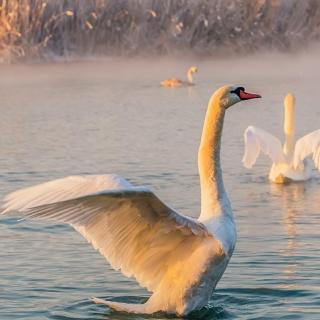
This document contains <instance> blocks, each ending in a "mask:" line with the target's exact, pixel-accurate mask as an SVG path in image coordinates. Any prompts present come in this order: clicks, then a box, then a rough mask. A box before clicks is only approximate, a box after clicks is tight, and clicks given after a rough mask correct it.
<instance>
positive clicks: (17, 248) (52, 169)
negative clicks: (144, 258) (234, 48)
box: [0, 58, 320, 320]
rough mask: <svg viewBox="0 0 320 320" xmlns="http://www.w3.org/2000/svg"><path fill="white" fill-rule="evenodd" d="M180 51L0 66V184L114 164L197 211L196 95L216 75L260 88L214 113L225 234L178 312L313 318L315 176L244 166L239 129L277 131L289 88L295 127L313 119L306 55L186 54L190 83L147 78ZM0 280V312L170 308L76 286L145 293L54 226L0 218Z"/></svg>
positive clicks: (199, 104) (72, 314) (7, 315)
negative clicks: (220, 269) (274, 179)
mask: <svg viewBox="0 0 320 320" xmlns="http://www.w3.org/2000/svg"><path fill="white" fill-rule="evenodd" d="M189 64H191V63H184V62H176V61H175V62H174V63H173V62H166V63H163V64H161V63H157V64H155V63H149V62H148V61H144V62H133V61H131V62H130V61H129V62H128V63H127V64H121V63H109V62H107V63H106V64H104V63H101V62H92V63H81V64H64V65H54V66H53V65H51V66H50V65H48V66H39V65H37V66H13V67H11V68H7V67H3V68H2V70H1V71H2V73H1V75H2V77H0V96H1V103H0V112H1V117H0V150H1V151H0V179H1V183H0V196H1V197H2V196H3V195H4V194H6V193H8V192H10V191H12V190H14V189H17V188H21V187H23V186H27V185H32V184H35V183H39V182H43V181H46V180H50V179H54V178H58V177H62V176H66V175H71V174H87V173H93V174H101V173H118V174H120V175H122V176H125V177H126V178H128V179H129V180H130V181H131V182H132V183H134V184H140V185H141V184H142V185H146V186H150V187H151V188H153V190H155V192H156V193H157V194H158V195H159V196H160V197H161V198H162V199H163V200H164V201H165V202H167V203H168V204H170V205H171V206H172V207H174V208H175V209H177V210H179V211H181V212H182V213H186V214H189V215H192V216H197V215H198V214H199V208H200V204H199V181H198V172H197V159H196V155H197V148H198V143H199V138H200V133H201V129H202V121H203V117H204V113H205V110H206V105H207V100H208V98H209V96H210V95H211V93H212V91H213V90H214V88H217V87H218V86H220V85H221V84H224V83H231V82H234V83H239V84H243V85H245V86H246V87H247V88H248V89H249V88H250V89H251V90H252V91H256V92H259V93H261V94H262V95H263V99H261V100H260V101H258V102H248V103H247V104H239V105H237V107H234V108H233V109H230V111H228V112H227V115H226V119H225V126H224V135H223V144H222V165H223V173H224V181H225V186H226V189H227V191H228V193H229V196H230V199H231V202H232V206H233V208H234V213H235V217H236V222H237V228H238V243H237V247H236V250H235V253H234V256H233V258H232V259H231V263H230V265H229V267H228V269H227V271H226V273H225V275H224V276H223V278H222V280H221V282H220V283H219V285H218V288H217V290H216V291H215V293H214V294H213V296H212V299H211V301H210V306H209V307H208V308H206V309H204V310H201V312H199V313H196V314H194V315H192V316H191V319H195V318H197V319H258V318H259V319H279V318H281V319H292V318H295V319H318V315H319V313H320V310H319V299H320V293H319V287H320V273H319V272H320V271H319V270H320V265H319V263H320V253H319V247H320V237H319V224H320V210H319V208H320V200H319V199H320V187H319V179H314V180H312V181H310V182H308V183H301V184H292V185H287V186H277V185H271V184H270V183H269V181H268V180H267V175H268V171H269V168H270V163H269V160H268V159H267V158H263V157H261V158H259V161H258V162H257V165H256V166H255V167H254V168H253V170H247V169H244V168H243V167H242V165H241V158H242V154H243V142H242V134H243V131H244V129H245V128H246V127H247V126H248V125H250V124H254V125H257V126H261V127H264V128H265V129H267V130H268V131H270V132H274V133H275V134H279V133H280V132H282V128H281V123H280V121H279V119H281V118H282V112H283V108H282V99H283V95H284V93H286V92H287V91H289V90H290V91H293V92H294V93H296V96H297V106H301V107H299V108H298V107H297V118H298V119H299V120H298V122H299V127H298V129H299V130H300V131H301V132H297V134H298V135H302V134H303V133H305V132H308V131H311V130H312V129H317V128H318V127H319V123H318V120H317V119H319V116H320V109H319V108H318V103H317V101H316V100H315V99H314V93H315V92H317V90H318V83H319V80H320V79H319V74H318V73H317V72H315V71H314V70H316V68H315V66H314V65H315V64H316V61H313V64H312V66H311V67H310V66H309V65H307V66H305V65H304V64H303V62H301V61H300V60H297V61H294V63H293V62H292V61H291V62H290V61H289V60H288V61H286V60H283V61H281V63H280V64H278V66H280V65H281V68H280V67H279V68H275V63H274V61H272V63H271V62H270V61H269V62H268V61H267V59H259V58H257V59H256V60H253V59H248V60H246V59H245V60H243V61H239V62H237V61H235V60H232V61H218V62H203V63H197V65H198V66H199V73H198V76H197V84H196V86H194V87H192V88H184V89H178V90H168V89H164V88H160V86H159V85H158V84H159V80H160V79H163V78H165V77H166V76H167V75H168V74H179V72H180V70H184V69H185V68H186V66H188V65H189ZM192 64H193V63H192ZM249 65H250V68H249V67H248V66H249ZM252 65H254V68H253V67H252ZM292 65H295V67H296V68H295V70H293V69H292ZM286 67H287V69H284V68H286ZM230 68H231V69H232V77H231V76H230V72H226V70H230ZM297 68H298V69H299V70H301V71H299V72H298V73H297V71H296V69H297ZM280 69H281V72H280V71H279V70H280ZM284 70H286V73H284ZM142 71H143V72H142ZM302 71H303V72H302ZM305 74H307V75H308V78H306V76H305ZM217 75H219V76H217ZM231 78H232V79H231ZM0 279H1V281H0V305H1V308H0V319H32V320H35V319H41V320H42V319H64V320H66V319H167V318H172V319H175V317H169V316H166V315H162V314H160V315H153V316H136V315H125V314H119V313H116V312H113V311H111V310H109V309H107V308H105V307H104V306H98V305H95V304H93V303H92V302H91V301H90V300H89V297H90V296H98V297H102V298H105V299H113V300H118V301H124V302H138V301H143V300H145V299H146V298H147V297H148V295H149V294H148V292H146V291H145V290H144V289H143V288H140V287H139V286H138V284H137V283H136V282H135V281H134V280H133V279H127V278H125V277H123V276H122V275H121V274H120V273H118V272H116V271H114V270H112V269H111V268H110V266H109V265H108V264H107V263H106V262H105V260H104V258H103V257H101V256H100V255H99V254H98V253H97V252H95V251H94V250H93V249H92V248H91V246H90V245H89V244H88V243H87V242H86V241H85V240H84V239H82V238H81V236H80V235H78V234H77V233H75V232H74V231H73V230H72V229H71V228H70V227H68V226H64V225H49V224H44V223H39V222H30V221H22V222H18V221H17V219H16V218H14V217H10V218H7V217H2V218H0ZM189 318H190V317H189Z"/></svg>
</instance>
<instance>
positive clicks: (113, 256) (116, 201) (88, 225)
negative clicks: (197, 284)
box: [3, 175, 224, 292]
mask: <svg viewBox="0 0 320 320" xmlns="http://www.w3.org/2000/svg"><path fill="white" fill-rule="evenodd" d="M12 210H18V211H20V212H21V213H22V215H23V217H24V218H31V219H42V220H43V219H46V220H53V221H57V222H63V223H68V224H70V225H72V226H73V227H74V228H75V229H76V230H77V231H78V232H79V233H80V234H82V235H83V236H84V237H85V238H86V239H87V241H88V242H90V243H91V244H92V246H93V247H94V248H95V249H96V250H98V251H99V252H100V253H101V254H102V255H103V256H104V257H105V258H106V259H107V260H108V261H109V262H110V264H111V265H112V266H113V267H114V268H115V269H117V270H119V269H120V270H121V271H122V272H123V273H124V274H125V275H126V276H134V277H135V278H136V279H137V281H138V282H139V283H140V284H141V285H142V286H145V287H146V288H147V289H148V290H150V291H153V292H154V291H156V290H157V288H158V289H159V287H161V288H162V290H168V288H171V287H172V281H173V278H172V277H174V278H175V279H177V277H180V278H181V281H180V282H181V286H182V285H185V282H186V281H189V280H188V277H187V276H186V275H187V274H188V272H189V273H190V271H188V268H189V269H190V267H188V264H187V263H186V264H185V265H184V264H183V263H182V264H181V261H187V260H188V259H191V257H192V256H193V255H196V252H197V254H199V252H200V251H199V250H203V261H201V263H200V262H199V265H197V268H199V270H198V275H200V274H201V272H204V265H205V263H207V262H206V261H207V260H206V259H208V257H212V256H214V253H215V254H217V252H218V255H220V256H223V254H224V251H223V249H222V247H221V244H220V242H219V241H217V240H215V239H214V238H213V237H212V236H211V235H210V234H209V233H208V231H207V229H206V227H205V226H204V225H202V224H201V223H200V222H198V221H197V220H194V219H192V218H189V217H186V216H182V215H179V214H178V213H177V212H175V211H174V210H173V209H171V208H169V207H168V206H166V205H165V204H164V203H163V202H162V201H161V200H160V199H159V198H157V196H156V195H155V194H154V193H152V192H151V191H150V190H149V189H147V188H144V187H133V186H132V185H131V184H130V183H129V182H127V181H126V180H124V179H122V178H120V177H118V176H109V175H105V176H81V177H79V176H74V177H67V178H64V179H58V180H55V181H51V182H48V183H44V184H41V185H38V186H34V187H31V188H26V189H22V190H18V191H15V192H13V193H11V194H9V195H8V196H7V197H6V198H5V202H4V211H3V213H9V212H11V211H12ZM211 242H212V243H211ZM210 243H211V244H210ZM209 244H210V245H209ZM198 261H200V260H199V259H198ZM193 263H194V262H193ZM175 268H176V269H175ZM172 269H174V270H176V271H175V273H172ZM193 269H195V268H193ZM190 270H191V269H190ZM168 274H169V276H168ZM181 274H185V276H184V277H182V276H181ZM192 276H193V277H195V276H194V275H192ZM190 277H191V275H190ZM195 278H196V277H195ZM164 279H166V280H164ZM183 282H184V283H183ZM179 285H180V284H179ZM179 285H176V289H175V290H179Z"/></svg>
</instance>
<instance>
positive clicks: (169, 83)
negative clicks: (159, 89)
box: [160, 67, 198, 88]
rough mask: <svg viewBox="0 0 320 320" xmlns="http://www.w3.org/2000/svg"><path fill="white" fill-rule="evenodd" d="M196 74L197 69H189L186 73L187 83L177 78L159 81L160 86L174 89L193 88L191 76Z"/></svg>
mask: <svg viewBox="0 0 320 320" xmlns="http://www.w3.org/2000/svg"><path fill="white" fill-rule="evenodd" d="M195 72H198V68H197V67H190V68H189V70H188V73H187V79H188V80H187V81H183V80H179V79H177V78H171V79H167V80H163V81H161V83H160V84H161V85H162V86H163V87H169V88H175V87H182V86H193V85H194V83H193V76H192V75H193V74H194V73H195Z"/></svg>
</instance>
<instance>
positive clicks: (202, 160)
mask: <svg viewBox="0 0 320 320" xmlns="http://www.w3.org/2000/svg"><path fill="white" fill-rule="evenodd" d="M259 97H260V96H259V95H257V94H250V93H246V92H245V90H244V88H242V87H234V86H224V87H221V88H220V89H218V90H217V91H216V92H215V93H214V94H213V95H212V97H211V99H210V101H209V104H208V109H207V113H206V116H205V122H204V127H203V132H202V137H201V143H200V147H199V153H198V165H199V174H200V185H201V213H200V216H199V218H198V219H194V218H191V217H188V216H184V215H181V214H179V213H177V212H176V211H175V210H173V209H172V208H171V207H169V206H167V205H166V204H165V203H163V202H162V201H161V200H160V199H159V198H158V197H157V196H156V195H155V194H154V193H153V192H152V191H151V190H150V189H148V188H146V187H141V186H133V185H132V184H131V183H129V182H128V181H127V180H125V179H124V178H122V177H120V176H117V175H112V174H109V175H85V176H69V177H66V178H62V179H57V180H53V181H49V182H46V183H43V184H39V185H36V186H33V187H27V188H24V189H21V190H17V191H14V192H12V193H10V194H8V195H7V196H6V197H5V198H4V201H3V210H2V214H9V213H10V212H13V211H19V212H20V213H21V214H22V215H23V217H24V218H31V219H32V218H37V219H48V220H52V221H54V222H59V223H61V222H62V223H67V224H70V225H71V226H72V227H73V228H74V229H75V230H76V231H78V232H79V233H80V234H81V235H83V236H84V237H85V238H86V239H87V241H88V242H90V243H91V244H92V245H93V247H94V248H95V249H96V250H98V251H99V252H100V253H101V254H102V255H103V256H104V257H105V258H106V259H107V261H108V262H109V263H110V264H111V266H112V267H113V268H114V269H116V270H121V272H122V273H123V274H124V275H125V276H127V277H134V278H135V279H136V280H137V282H138V283H139V284H140V285H141V286H143V287H146V288H147V289H148V290H149V291H151V292H152V295H151V297H150V298H149V300H148V301H147V302H146V303H144V304H129V303H120V302H114V301H106V300H103V299H100V298H93V301H94V302H95V303H100V304H105V305H107V306H108V307H110V308H112V309H115V310H118V311H123V312H129V313H142V314H151V313H154V312H157V311H164V312H167V313H173V314H178V315H180V316H182V315H186V314H188V313H190V312H191V311H193V310H198V309H201V308H202V307H204V306H205V305H206V304H207V303H208V300H209V298H210V297H211V295H212V292H213V290H214V288H215V286H216V285H217V283H218V281H219V280H220V278H221V276H222V274H223V273H224V271H225V269H226V267H227V264H228V262H229V260H230V258H231V255H232V253H233V250H234V247H235V244H236V228H235V223H234V220H233V213H232V209H231V206H230V202H229V199H228V196H227V194H226V192H225V189H224V185H223V180H222V170H221V167H220V145H221V134H222V127H223V121H224V116H225V111H226V110H227V108H229V107H230V106H231V105H233V104H235V103H237V102H240V101H241V100H248V99H253V98H259Z"/></svg>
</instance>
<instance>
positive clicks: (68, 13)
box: [65, 10, 73, 17]
mask: <svg viewBox="0 0 320 320" xmlns="http://www.w3.org/2000/svg"><path fill="white" fill-rule="evenodd" d="M65 15H66V16H68V17H73V12H72V11H71V10H67V11H65Z"/></svg>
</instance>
